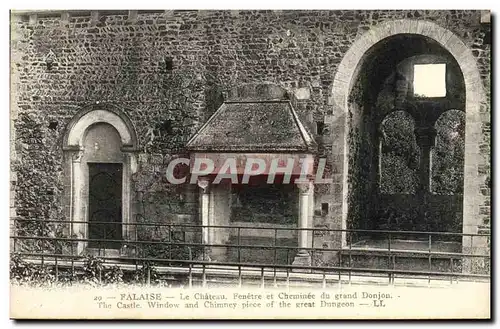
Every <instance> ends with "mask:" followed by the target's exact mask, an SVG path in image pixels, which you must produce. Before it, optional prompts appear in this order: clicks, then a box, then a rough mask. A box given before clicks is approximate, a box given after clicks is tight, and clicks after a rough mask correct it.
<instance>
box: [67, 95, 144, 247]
mask: <svg viewBox="0 0 500 329" xmlns="http://www.w3.org/2000/svg"><path fill="white" fill-rule="evenodd" d="M103 124H104V125H103ZM99 125H103V126H109V127H110V129H112V130H107V131H108V132H110V131H113V133H114V136H115V137H114V138H116V142H115V143H113V145H114V150H116V152H117V153H116V154H114V156H112V157H103V158H100V159H97V160H96V159H95V158H92V160H91V161H89V158H88V156H89V154H90V153H91V152H92V149H91V148H90V149H89V148H85V147H84V144H85V140H86V138H87V136H89V135H88V133H89V132H90V131H91V129H93V128H97V127H98V126H99ZM103 126H101V127H103ZM105 131H106V130H104V131H101V133H102V132H105ZM108 137H109V136H108ZM117 148H118V149H117ZM63 150H64V154H65V168H66V169H65V172H66V175H65V176H66V178H65V179H66V183H65V189H66V191H65V194H66V195H68V196H69V197H68V198H67V201H66V202H67V210H66V211H67V213H66V215H67V217H68V218H70V220H71V221H72V223H71V225H70V235H71V236H73V237H78V238H81V239H82V240H81V241H79V242H78V245H77V249H76V250H75V251H76V252H77V253H78V254H81V253H84V252H88V253H91V254H92V253H95V252H96V251H95V250H93V249H92V248H91V247H89V245H88V241H86V240H83V239H88V238H89V224H90V221H89V213H88V211H87V210H88V208H89V181H90V180H89V170H90V169H89V166H88V164H89V163H90V162H92V163H95V162H102V163H103V164H108V165H109V163H120V164H121V166H122V167H121V177H122V178H121V206H120V208H121V227H122V235H121V236H122V238H123V239H124V240H130V239H133V238H134V236H135V226H134V225H133V223H134V221H135V220H134V215H133V214H134V210H133V206H132V204H133V194H132V175H133V174H134V173H135V172H136V170H137V154H136V153H137V151H138V150H139V149H138V140H137V134H136V131H135V129H134V126H133V124H132V122H131V120H130V119H129V118H128V116H127V115H125V114H124V113H123V112H121V111H120V110H118V109H117V108H116V107H114V106H112V105H109V104H107V105H102V104H94V105H90V106H88V107H86V108H84V109H83V110H81V111H80V112H79V113H78V114H76V115H75V116H74V117H73V119H72V120H71V121H70V122H69V124H68V126H67V128H66V131H65V133H64V136H63ZM113 152H114V151H113ZM124 250H125V249H123V248H121V249H119V250H112V251H106V252H110V255H116V254H121V253H123V252H125V251H124Z"/></svg>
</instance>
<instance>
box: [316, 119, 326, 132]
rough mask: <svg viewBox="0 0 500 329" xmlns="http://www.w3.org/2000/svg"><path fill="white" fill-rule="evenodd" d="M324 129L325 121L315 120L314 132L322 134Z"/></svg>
mask: <svg viewBox="0 0 500 329" xmlns="http://www.w3.org/2000/svg"><path fill="white" fill-rule="evenodd" d="M324 130H325V123H324V122H323V121H317V122H316V133H317V134H318V135H323V132H324Z"/></svg>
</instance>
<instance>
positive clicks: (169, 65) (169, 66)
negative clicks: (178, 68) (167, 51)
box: [165, 57, 174, 71]
mask: <svg viewBox="0 0 500 329" xmlns="http://www.w3.org/2000/svg"><path fill="white" fill-rule="evenodd" d="M173 69H174V59H173V58H171V57H167V58H165V70H167V71H172V70H173Z"/></svg>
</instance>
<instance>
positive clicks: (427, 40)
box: [332, 20, 485, 252]
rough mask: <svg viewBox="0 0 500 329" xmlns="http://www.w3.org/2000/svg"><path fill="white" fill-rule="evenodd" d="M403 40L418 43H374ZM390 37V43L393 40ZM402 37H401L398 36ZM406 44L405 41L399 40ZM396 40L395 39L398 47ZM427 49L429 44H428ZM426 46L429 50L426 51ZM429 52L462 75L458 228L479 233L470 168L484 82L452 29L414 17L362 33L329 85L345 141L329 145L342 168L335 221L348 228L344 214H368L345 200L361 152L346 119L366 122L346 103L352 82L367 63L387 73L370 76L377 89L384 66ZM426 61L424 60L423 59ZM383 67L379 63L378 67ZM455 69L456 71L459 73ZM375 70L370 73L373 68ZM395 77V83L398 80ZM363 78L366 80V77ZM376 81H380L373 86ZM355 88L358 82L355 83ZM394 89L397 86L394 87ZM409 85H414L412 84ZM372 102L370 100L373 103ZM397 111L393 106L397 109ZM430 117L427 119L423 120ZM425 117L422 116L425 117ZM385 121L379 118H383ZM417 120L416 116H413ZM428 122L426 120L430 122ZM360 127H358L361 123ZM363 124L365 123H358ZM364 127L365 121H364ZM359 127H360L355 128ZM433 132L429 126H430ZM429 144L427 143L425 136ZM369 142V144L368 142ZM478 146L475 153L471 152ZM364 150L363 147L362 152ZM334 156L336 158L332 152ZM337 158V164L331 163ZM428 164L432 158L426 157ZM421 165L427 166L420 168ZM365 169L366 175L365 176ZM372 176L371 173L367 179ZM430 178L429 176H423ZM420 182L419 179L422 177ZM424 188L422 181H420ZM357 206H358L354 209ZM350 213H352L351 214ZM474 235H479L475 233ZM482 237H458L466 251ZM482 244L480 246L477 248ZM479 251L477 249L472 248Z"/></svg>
mask: <svg viewBox="0 0 500 329" xmlns="http://www.w3.org/2000/svg"><path fill="white" fill-rule="evenodd" d="M405 37H406V38H407V40H411V38H413V40H415V42H417V44H416V47H415V44H413V43H410V44H407V47H404V46H402V45H401V44H399V46H396V47H395V48H394V47H393V49H392V50H389V49H386V51H382V52H380V51H378V52H377V48H378V47H377V44H378V45H382V44H383V43H384V42H389V43H391V42H394V40H397V39H398V38H403V39H404V38H405ZM391 40H392V41H391ZM400 41H402V39H400ZM403 42H404V41H403ZM397 44H398V43H394V45H397ZM389 46H390V45H389ZM427 47H430V48H427ZM414 48H420V49H422V50H425V51H420V53H418V52H412V49H414ZM426 48H427V49H426ZM388 51H389V52H392V55H391V56H390V57H392V58H396V59H397V61H388V62H387V61H386V59H387V54H388ZM428 53H430V54H433V55H438V56H439V55H441V56H444V57H445V58H448V59H450V63H452V62H454V63H455V67H456V68H458V71H460V73H461V76H462V79H459V80H461V83H462V86H463V91H461V93H463V94H462V95H463V96H464V97H463V98H462V99H461V102H462V103H461V104H462V105H463V108H462V109H461V110H463V111H465V120H466V126H465V136H464V140H465V152H464V154H465V155H464V165H463V167H464V168H465V170H464V175H463V186H464V189H463V198H462V199H463V202H462V204H463V213H462V215H461V216H460V217H461V219H462V220H461V225H460V226H461V231H462V232H463V233H477V232H478V226H479V225H480V224H481V223H480V219H479V217H478V216H477V214H478V211H479V208H480V198H478V196H480V195H481V193H480V180H479V179H478V178H479V174H478V172H477V169H476V170H473V169H474V168H478V165H479V164H480V161H481V160H480V159H479V157H478V156H477V150H476V149H478V147H479V144H480V133H481V120H480V115H479V107H480V103H481V102H483V101H485V95H484V90H483V86H482V83H481V80H480V75H479V71H478V69H477V67H476V65H475V58H474V56H473V55H472V53H471V51H470V49H469V48H468V47H467V46H466V45H465V44H464V43H463V42H462V41H461V40H460V39H459V38H458V37H457V36H455V35H454V34H453V33H452V32H450V31H448V30H446V29H444V28H442V27H440V26H439V25H437V24H435V23H432V22H428V21H413V20H398V21H389V22H385V23H383V24H380V25H378V26H375V27H373V28H372V29H370V31H368V32H366V33H365V34H363V35H362V36H361V37H360V38H358V39H357V40H356V41H355V42H354V44H353V45H352V46H351V48H350V49H349V51H348V52H347V53H346V55H345V56H344V58H343V60H342V62H341V63H340V64H339V66H338V69H337V72H336V74H335V79H334V83H333V88H332V105H333V106H334V118H333V120H332V121H333V122H334V127H333V129H335V130H338V131H339V136H342V137H343V140H344V143H343V145H334V146H333V151H332V153H333V155H334V157H333V158H334V160H333V162H334V163H333V165H334V166H335V167H337V168H339V169H340V170H342V172H343V174H342V180H343V181H342V188H341V190H342V195H343V197H342V199H341V202H342V220H341V221H340V223H339V227H342V228H347V224H348V218H352V217H353V216H354V217H356V216H358V217H360V215H356V213H357V214H363V213H366V212H368V209H367V208H366V207H364V209H363V206H356V205H355V206H354V209H353V205H352V204H350V202H349V200H352V199H351V198H350V196H351V194H353V193H355V190H356V189H355V188H353V186H352V183H350V182H349V177H350V175H349V170H350V168H356V167H359V166H356V164H355V161H354V159H355V158H356V157H353V156H351V153H353V152H354V153H355V152H359V150H358V149H357V148H358V147H359V146H360V145H359V143H354V144H350V138H351V137H350V136H352V134H350V133H349V122H352V121H353V120H365V119H366V116H365V117H363V116H362V115H361V113H362V111H361V109H359V108H356V107H355V106H354V107H353V106H350V105H352V104H353V101H355V100H354V99H353V95H356V93H354V94H353V93H352V91H353V89H354V90H355V89H356V88H357V87H356V84H357V83H359V82H360V81H361V80H363V78H361V80H360V79H359V78H360V74H361V75H363V71H364V74H365V76H366V74H370V72H366V70H367V69H366V67H367V66H366V65H370V64H368V63H371V69H372V70H376V71H378V72H381V73H382V72H384V71H385V72H386V74H382V75H381V76H380V77H375V74H372V76H373V77H375V80H374V81H376V83H374V82H372V83H371V84H372V86H371V89H372V90H373V89H374V88H375V89H377V88H380V85H381V84H384V83H385V81H386V80H385V79H387V77H388V76H390V72H389V71H391V72H392V70H388V68H394V67H395V66H397V64H398V63H399V62H398V61H402V60H404V59H406V58H409V57H413V56H419V55H425V54H428ZM422 64H425V63H422ZM378 66H381V67H378ZM458 71H457V72H458ZM372 73H373V72H372ZM395 81H398V79H396V80H395ZM365 82H366V81H365ZM375 84H379V85H378V86H376V85H375ZM358 86H359V85H358ZM395 87H396V86H395ZM411 89H413V88H411ZM370 94H371V95H372V96H373V95H378V93H376V92H371V93H370ZM374 102H375V100H374V99H372V103H374ZM453 108H455V107H453V104H449V105H448V109H453ZM417 109H418V106H416V107H413V110H415V111H414V112H415V113H417V112H418V111H416V110H417ZM395 110H397V108H395ZM405 110H406V111H408V110H409V111H410V112H411V111H413V110H412V107H411V106H408V107H406V108H405ZM427 119H428V118H427ZM427 119H426V120H427ZM382 120H383V118H382ZM415 120H416V121H418V120H419V119H418V118H415ZM432 120H437V118H432ZM432 120H427V121H432ZM359 126H360V125H358V127H359ZM361 126H363V125H361ZM364 126H365V127H366V126H367V125H366V124H364ZM358 129H359V128H358ZM368 130H371V131H370V132H369V133H370V134H371V135H372V136H374V135H376V134H378V130H377V129H376V128H374V127H373V126H369V129H368ZM419 131H420V133H421V134H420V135H422V136H421V137H422V138H417V137H416V138H417V139H421V141H420V142H421V143H422V144H425V138H423V137H424V136H423V135H425V131H423V130H419ZM431 131H432V129H431ZM415 132H416V133H417V131H415ZM428 142H430V141H429V140H428ZM372 146H373V145H372ZM369 150H370V152H372V153H376V152H378V148H376V147H374V146H373V147H371V148H369ZM475 150H476V151H475ZM431 151H432V148H431V149H430V150H429V152H425V153H424V155H423V156H425V157H430V158H432V156H431ZM364 152H367V151H364ZM337 154H338V156H336V155H337ZM370 158H372V159H377V157H376V156H374V154H371V155H370ZM335 161H337V162H338V163H335ZM426 162H427V163H428V164H429V165H430V164H431V162H430V161H426ZM377 165H378V163H377V162H376V161H375V160H374V161H373V162H370V163H369V164H368V166H371V167H377ZM424 169H425V168H424ZM427 169H429V170H428V176H430V175H431V173H430V167H429V168H427ZM364 172H365V176H366V175H368V176H369V181H370V182H371V183H370V184H368V186H367V187H364V188H365V189H367V190H369V189H374V188H375V185H376V183H377V182H378V180H377V177H374V176H376V171H374V170H366V168H365V170H364ZM366 173H368V174H366ZM370 175H371V177H370ZM426 180H428V181H430V179H426ZM422 181H423V180H422ZM420 186H422V184H420ZM356 207H357V208H356ZM352 212H354V214H353V213H352ZM476 238H477V237H476ZM342 243H343V244H344V245H345V244H346V237H345V236H344V237H343V238H342ZM481 244H482V241H480V239H475V241H472V239H471V238H470V237H464V238H463V239H462V251H464V252H470V251H474V250H475V249H477V248H476V247H474V246H475V245H478V246H479V245H481ZM478 248H480V247H478ZM476 252H477V250H476Z"/></svg>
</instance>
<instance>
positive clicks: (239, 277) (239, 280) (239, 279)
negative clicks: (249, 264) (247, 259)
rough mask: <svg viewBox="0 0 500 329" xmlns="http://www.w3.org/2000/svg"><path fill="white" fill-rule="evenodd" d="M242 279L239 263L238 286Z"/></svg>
mask: <svg viewBox="0 0 500 329" xmlns="http://www.w3.org/2000/svg"><path fill="white" fill-rule="evenodd" d="M242 281H243V279H242V277H241V265H238V287H239V288H241V285H242V284H243V282H242Z"/></svg>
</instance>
